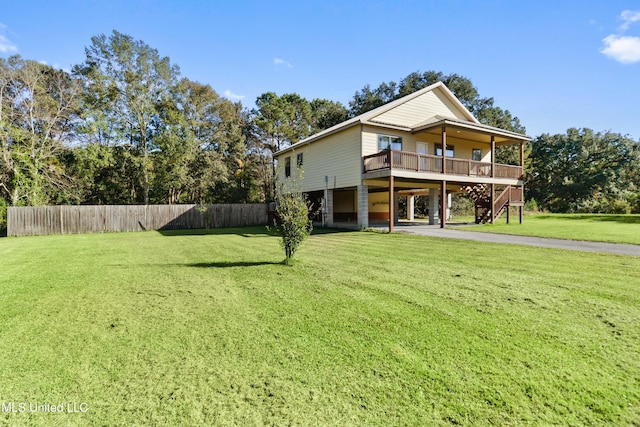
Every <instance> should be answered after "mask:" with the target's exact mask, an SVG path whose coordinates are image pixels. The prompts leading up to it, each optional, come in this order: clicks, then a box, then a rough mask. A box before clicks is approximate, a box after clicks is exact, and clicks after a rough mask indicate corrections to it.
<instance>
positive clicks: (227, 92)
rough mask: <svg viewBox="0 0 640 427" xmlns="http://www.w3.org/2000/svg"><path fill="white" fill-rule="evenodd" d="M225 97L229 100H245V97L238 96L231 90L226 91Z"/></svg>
mask: <svg viewBox="0 0 640 427" xmlns="http://www.w3.org/2000/svg"><path fill="white" fill-rule="evenodd" d="M224 96H226V97H227V98H229V99H237V100H241V99H244V95H237V94H235V93H233V92H231V91H230V90H229V89H227V90H225V91H224Z"/></svg>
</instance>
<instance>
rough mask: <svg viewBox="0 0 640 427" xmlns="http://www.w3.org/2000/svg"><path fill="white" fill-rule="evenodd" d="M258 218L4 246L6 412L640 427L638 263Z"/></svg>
mask: <svg viewBox="0 0 640 427" xmlns="http://www.w3.org/2000/svg"><path fill="white" fill-rule="evenodd" d="M282 258H283V256H282V250H281V249H280V247H279V241H278V239H277V238H276V237H274V236H271V235H269V234H267V233H266V232H265V230H264V228H252V229H236V230H217V231H214V232H211V233H210V234H206V233H204V232H193V233H180V232H167V233H164V234H161V233H158V232H142V233H123V234H99V235H75V236H47V237H32V238H31V237H29V238H27V237H25V238H7V239H2V240H0V259H2V271H1V272H0V278H1V280H0V283H1V285H0V340H1V343H2V351H0V401H1V402H4V403H5V404H6V403H7V402H15V403H16V408H17V407H18V406H17V404H18V403H19V402H27V404H29V403H32V402H37V403H50V404H59V403H67V402H70V403H76V404H77V405H80V404H81V403H86V404H87V407H86V408H88V411H87V412H85V413H66V412H65V413H38V412H34V413H31V412H29V411H28V410H27V411H25V412H23V413H7V412H4V413H0V424H8V425H123V426H124V425H127V426H128V425H185V426H186V425H220V426H229V425H335V426H345V425H381V426H388V425H449V424H461V425H521V424H533V425H637V424H639V423H640V357H639V355H640V327H639V326H638V325H639V324H640V258H634V257H626V256H617V255H605V254H593V253H581V252H575V251H560V250H554V249H544V248H530V247H520V246H512V245H509V246H501V245H495V244H484V243H477V242H465V241H458V240H444V239H434V238H427V237H422V236H412V235H405V234H391V235H390V234H383V233H371V232H344V233H326V234H317V235H314V236H312V237H311V238H310V239H309V240H308V241H306V242H305V243H304V245H303V246H302V248H301V250H300V252H299V253H298V260H297V262H296V263H295V265H293V266H284V265H281V264H279V263H280V261H281V260H282Z"/></svg>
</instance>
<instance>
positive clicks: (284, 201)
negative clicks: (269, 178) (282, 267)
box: [276, 168, 313, 264]
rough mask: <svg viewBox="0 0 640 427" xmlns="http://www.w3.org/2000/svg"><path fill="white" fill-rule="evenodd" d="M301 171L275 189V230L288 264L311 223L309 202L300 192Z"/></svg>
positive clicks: (309, 230) (297, 171)
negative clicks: (280, 239)
mask: <svg viewBox="0 0 640 427" xmlns="http://www.w3.org/2000/svg"><path fill="white" fill-rule="evenodd" d="M301 181H302V173H301V169H297V168H296V173H295V174H294V175H293V176H291V177H289V178H288V179H286V180H285V181H284V182H282V183H280V185H279V186H278V188H277V189H276V214H277V217H278V219H277V221H276V230H277V232H278V234H279V235H280V236H281V237H282V241H281V244H282V247H283V249H284V252H285V260H284V262H285V264H289V263H290V262H291V259H292V258H293V256H294V255H295V253H296V251H297V250H298V247H299V246H300V244H302V242H303V241H304V240H305V239H306V238H307V237H308V236H309V234H310V233H311V230H312V229H313V225H312V223H311V220H310V218H309V204H308V201H307V197H306V195H305V194H304V193H302V182H301Z"/></svg>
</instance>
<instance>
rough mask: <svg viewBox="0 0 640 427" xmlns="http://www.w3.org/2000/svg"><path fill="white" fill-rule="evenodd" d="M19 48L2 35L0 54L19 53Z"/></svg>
mask: <svg viewBox="0 0 640 427" xmlns="http://www.w3.org/2000/svg"><path fill="white" fill-rule="evenodd" d="M17 51H18V46H16V45H15V44H13V43H12V42H11V40H9V39H8V38H6V37H5V36H3V35H2V34H0V52H2V53H10V52H17Z"/></svg>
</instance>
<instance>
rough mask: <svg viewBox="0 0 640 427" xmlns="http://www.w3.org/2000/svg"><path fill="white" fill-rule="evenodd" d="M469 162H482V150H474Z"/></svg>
mask: <svg viewBox="0 0 640 427" xmlns="http://www.w3.org/2000/svg"><path fill="white" fill-rule="evenodd" d="M471 160H475V161H476V162H479V161H480V160H482V150H481V149H479V148H474V149H473V152H472V154H471Z"/></svg>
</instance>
